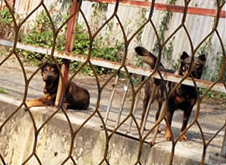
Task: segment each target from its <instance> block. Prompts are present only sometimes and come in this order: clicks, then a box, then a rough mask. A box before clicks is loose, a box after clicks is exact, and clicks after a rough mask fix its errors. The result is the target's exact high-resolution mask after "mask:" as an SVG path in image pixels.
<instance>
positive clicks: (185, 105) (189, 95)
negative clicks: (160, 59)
mask: <svg viewBox="0 0 226 165" xmlns="http://www.w3.org/2000/svg"><path fill="white" fill-rule="evenodd" d="M135 51H136V52H137V53H138V54H139V55H140V56H142V59H143V61H144V62H146V63H147V64H149V66H150V67H151V69H154V67H155V64H156V62H157V58H156V57H155V56H154V55H153V54H152V53H151V52H149V51H148V50H146V49H145V48H143V47H136V48H135ZM205 61H206V57H205V55H200V56H199V57H194V59H193V62H192V58H191V56H189V55H188V54H187V53H186V52H183V54H182V55H181V57H180V66H179V68H178V70H177V71H176V72H175V71H173V70H169V69H165V68H164V66H163V65H162V64H161V63H160V67H159V70H160V71H164V72H168V73H174V74H177V75H181V76H185V75H186V74H187V73H188V71H189V66H190V64H191V62H192V64H191V72H190V74H189V77H193V78H196V79H200V78H201V75H202V71H203V68H204V64H205ZM153 85H155V86H156V90H155V93H154V97H153V100H151V103H152V102H154V101H155V100H157V101H158V104H159V108H158V110H157V113H156V121H157V120H158V117H159V113H160V110H161V106H162V104H163V101H164V100H165V99H166V94H165V92H164V89H165V87H166V89H167V93H168V94H169V93H170V92H171V90H172V89H173V88H174V87H175V85H177V84H176V83H173V82H170V81H163V80H159V79H154V78H153V79H150V80H149V81H147V84H146V88H145V96H144V100H143V112H142V113H143V114H142V118H143V117H144V114H145V112H146V110H147V106H148V102H149V99H150V97H151V93H152V89H153ZM197 98H198V93H197V91H196V89H195V87H193V86H188V85H183V84H181V85H180V86H179V87H178V88H177V89H176V90H175V91H174V92H173V93H172V95H171V96H169V98H168V104H167V112H166V116H165V119H166V121H167V122H168V123H169V126H171V123H172V118H173V114H174V111H175V110H177V109H181V110H182V111H183V112H184V117H183V124H182V127H181V132H182V131H184V130H185V129H186V127H187V123H188V120H189V117H190V114H191V111H192V108H193V106H194V105H195V103H196V101H197ZM142 120H143V119H142ZM165 139H166V140H172V135H171V133H170V128H169V127H168V126H167V125H166V129H165ZM180 140H187V137H186V135H185V134H183V135H182V136H181V138H180Z"/></svg>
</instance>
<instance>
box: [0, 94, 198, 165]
mask: <svg viewBox="0 0 226 165" xmlns="http://www.w3.org/2000/svg"><path fill="white" fill-rule="evenodd" d="M2 96H3V95H1V99H0V100H2ZM6 100H9V98H7V99H6ZM10 102H14V101H12V100H10ZM15 102H16V101H15ZM15 102H14V103H15ZM16 104H17V105H12V104H10V103H7V102H5V101H0V125H2V124H3V123H4V122H5V121H6V119H7V118H8V117H9V116H10V115H12V113H13V112H15V111H17V112H16V113H15V114H14V115H13V116H12V117H11V118H10V119H9V120H8V121H7V122H6V123H5V125H4V126H3V127H2V130H1V133H0V140H1V143H0V154H1V155H2V157H3V159H4V161H5V163H6V164H22V163H23V162H24V161H25V160H26V159H27V158H28V157H29V156H30V155H32V153H33V150H34V151H35V154H36V155H37V156H38V158H39V160H37V159H36V157H35V156H34V155H32V157H31V159H30V160H29V161H28V162H27V164H32V165H34V164H38V161H40V162H41V163H42V164H45V165H56V164H61V163H62V162H63V161H64V160H65V159H66V158H67V157H68V156H69V151H70V149H71V147H72V157H73V160H74V161H75V162H76V164H79V165H97V164H99V163H100V161H101V160H102V159H103V158H104V154H105V150H106V147H109V148H108V154H107V160H108V162H109V163H110V164H111V165H119V164H123V165H132V164H135V163H136V161H137V158H138V156H139V155H140V154H139V153H138V151H139V147H140V142H139V141H138V140H134V139H131V138H128V137H125V136H122V135H119V134H114V135H113V136H112V138H111V139H110V141H109V145H106V142H107V140H108V136H109V134H110V133H111V132H105V131H103V130H102V129H101V127H100V125H101V122H100V119H99V117H97V116H95V115H94V116H93V117H92V118H91V119H90V120H89V121H88V122H87V123H86V124H85V125H84V126H83V127H82V128H81V129H79V128H80V126H81V124H82V123H84V121H85V120H86V119H87V118H88V117H89V116H90V114H91V112H87V111H86V112H85V111H82V112H78V111H70V110H69V111H67V114H68V117H69V119H70V122H71V126H72V127H70V125H69V124H68V121H67V118H66V117H65V115H64V113H63V112H59V113H57V114H56V115H55V116H54V117H53V118H51V119H50V120H49V121H48V122H47V123H46V124H45V125H43V123H45V122H46V121H47V120H48V118H49V117H50V116H51V115H52V114H53V113H54V112H55V111H56V109H54V108H52V107H39V108H32V109H31V114H32V116H31V114H29V112H25V111H24V109H23V108H21V109H18V105H20V104H21V103H20V102H19V101H18V102H17V103H16ZM33 121H34V122H33ZM40 128H41V130H40V132H39V133H38V134H37V130H39V129H40ZM71 129H73V131H72V130H71ZM78 129H79V131H78ZM35 130H36V131H35ZM76 131H78V132H77V134H76V136H75V138H74V141H73V140H72V139H73V133H74V132H76ZM35 132H36V134H35ZM107 134H108V135H107ZM35 137H37V143H36V141H35ZM35 145H36V147H35ZM34 147H35V148H34ZM170 152H171V143H170V142H161V143H158V144H156V145H155V146H154V147H152V148H150V147H149V145H148V144H143V150H142V153H141V158H140V163H141V164H142V165H150V164H168V160H169V156H170ZM200 156H201V153H197V151H193V150H190V149H185V148H183V147H182V146H181V145H180V144H178V145H177V147H176V151H175V156H174V162H173V164H192V165H194V164H200ZM73 160H72V159H68V161H67V163H65V164H67V165H69V164H73ZM103 164H105V163H103Z"/></svg>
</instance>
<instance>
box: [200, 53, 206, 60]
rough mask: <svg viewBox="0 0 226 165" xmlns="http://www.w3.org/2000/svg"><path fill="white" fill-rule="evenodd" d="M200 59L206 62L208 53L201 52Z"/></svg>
mask: <svg viewBox="0 0 226 165" xmlns="http://www.w3.org/2000/svg"><path fill="white" fill-rule="evenodd" d="M199 59H200V60H201V61H202V62H206V55H205V54H201V55H200V56H199Z"/></svg>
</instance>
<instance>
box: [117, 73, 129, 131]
mask: <svg viewBox="0 0 226 165" xmlns="http://www.w3.org/2000/svg"><path fill="white" fill-rule="evenodd" d="M131 75H132V74H130V76H131ZM129 85H130V79H129V80H128V81H127V84H126V86H124V91H125V92H124V94H123V97H122V102H121V107H120V109H119V113H118V118H117V119H116V123H115V127H117V126H118V124H119V122H120V119H121V115H122V111H123V107H124V104H125V100H126V95H127V93H128V89H129Z"/></svg>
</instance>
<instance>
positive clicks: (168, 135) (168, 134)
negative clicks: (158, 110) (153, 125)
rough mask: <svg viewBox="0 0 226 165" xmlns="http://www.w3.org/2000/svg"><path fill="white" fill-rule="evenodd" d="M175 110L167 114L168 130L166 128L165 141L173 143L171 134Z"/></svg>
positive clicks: (168, 111)
mask: <svg viewBox="0 0 226 165" xmlns="http://www.w3.org/2000/svg"><path fill="white" fill-rule="evenodd" d="M173 114H174V110H167V112H166V122H167V123H168V124H167V123H166V128H165V140H166V141H171V140H172V134H171V131H170V129H171V123H172V118H173Z"/></svg>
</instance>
